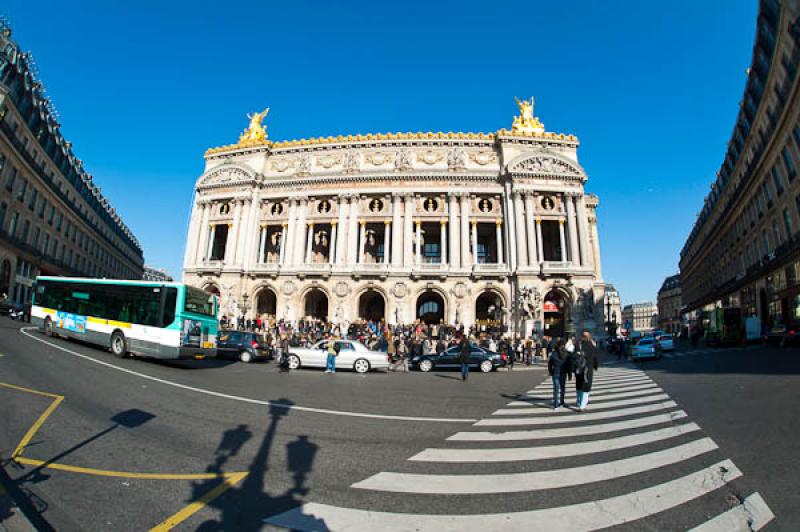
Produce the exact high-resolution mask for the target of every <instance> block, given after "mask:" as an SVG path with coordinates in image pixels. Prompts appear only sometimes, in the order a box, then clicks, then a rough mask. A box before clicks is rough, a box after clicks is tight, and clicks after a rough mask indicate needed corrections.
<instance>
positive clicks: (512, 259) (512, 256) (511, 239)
mask: <svg viewBox="0 0 800 532" xmlns="http://www.w3.org/2000/svg"><path fill="white" fill-rule="evenodd" d="M503 199H504V201H505V206H506V212H505V221H506V231H505V232H504V233H502V232H501V235H508V248H507V249H508V261H507V262H508V265H509V267H510V268H511V270H512V271H513V270H515V269H516V268H517V239H516V236H515V235H516V233H517V228H516V223H515V221H516V220H515V216H514V200H513V198H512V197H511V183H510V182H508V181H506V183H505V194H504V198H503ZM498 255H499V254H498Z"/></svg>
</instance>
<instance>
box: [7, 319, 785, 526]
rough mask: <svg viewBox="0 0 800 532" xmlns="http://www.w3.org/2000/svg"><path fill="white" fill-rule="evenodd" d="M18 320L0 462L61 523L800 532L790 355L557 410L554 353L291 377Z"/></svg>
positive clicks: (634, 381)
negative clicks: (103, 344)
mask: <svg viewBox="0 0 800 532" xmlns="http://www.w3.org/2000/svg"><path fill="white" fill-rule="evenodd" d="M19 328H20V325H19V324H17V323H15V322H11V321H9V320H8V319H6V318H0V354H1V355H2V356H0V459H2V461H3V465H4V468H5V471H6V473H7V475H8V477H10V479H11V480H12V481H13V485H14V486H13V487H16V488H17V490H22V493H23V494H24V495H25V497H26V498H27V499H28V501H29V502H30V504H31V506H33V507H35V508H37V510H38V511H39V513H40V515H41V518H42V519H43V520H45V521H46V522H47V523H49V524H50V525H51V526H52V527H53V528H55V529H57V530H110V529H114V530H141V529H150V528H152V527H155V526H157V525H159V524H163V525H164V526H165V528H168V527H170V526H175V527H176V529H178V530H195V529H202V530H259V529H274V528H277V527H280V526H284V527H290V528H296V529H303V530H325V529H330V530H340V529H344V528H349V529H352V530H378V529H395V530H415V529H416V530H427V529H434V528H435V529H437V530H447V529H450V530H469V529H474V530H488V529H498V528H500V527H503V528H507V529H511V530H515V529H520V530H521V529H525V530H535V529H537V528H538V529H548V530H553V529H569V530H579V529H592V528H598V527H616V528H617V529H620V530H643V529H653V530H685V529H688V528H691V527H694V526H698V525H700V524H702V523H707V522H708V521H709V520H710V519H713V518H715V516H718V515H720V514H725V512H728V513H727V514H725V516H726V517H727V518H731V519H733V521H730V522H727V523H720V521H714V522H713V523H712V524H716V525H720V524H722V525H723V526H724V525H725V524H728V525H730V523H738V524H741V523H743V522H746V520H747V519H748V518H750V519H753V518H755V520H756V523H757V522H758V519H759V516H761V515H763V512H764V510H763V509H764V508H765V507H768V509H770V510H771V511H772V512H774V514H775V515H776V518H775V519H774V520H773V521H771V522H770V523H769V524H768V525H767V526H766V528H765V529H766V530H798V529H800V511H798V508H800V500H799V496H798V494H797V489H796V486H797V484H798V483H797V481H796V480H795V479H796V478H798V473H800V462H798V461H797V459H796V457H797V456H798V443H797V437H798V430H797V428H796V420H797V419H798V408H800V406H798V402H797V398H798V393H797V392H796V385H797V383H798V380H800V377H798V373H800V350H795V349H786V350H782V351H779V350H761V349H749V350H719V351H709V352H708V353H704V352H697V353H694V354H690V355H683V354H680V355H681V356H673V357H671V358H666V359H664V360H661V361H655V362H646V363H640V364H639V365H637V366H631V365H628V364H612V365H610V366H604V367H603V368H601V370H600V371H599V372H598V374H597V375H598V376H597V382H596V383H595V390H594V392H593V395H592V401H591V403H590V408H589V410H588V411H587V412H586V413H584V414H579V413H575V412H573V411H571V410H563V411H561V412H558V413H552V412H551V411H550V410H549V409H548V408H547V407H546V405H545V403H544V401H543V399H545V398H546V397H548V394H549V390H548V386H549V385H548V384H547V379H545V371H544V370H543V369H542V368H538V369H534V370H532V371H518V370H515V371H513V372H507V371H502V372H497V373H493V374H487V375H484V374H477V373H475V374H472V375H471V376H470V379H469V380H468V381H467V382H466V383H462V382H461V381H460V378H459V376H458V373H457V372H441V373H431V374H420V373H411V374H400V373H390V374H386V373H371V374H368V375H364V376H362V375H356V374H353V373H345V372H339V373H337V374H336V375H326V374H324V373H322V372H321V371H315V370H307V371H304V370H301V371H296V372H291V373H289V374H282V373H279V372H278V371H276V368H275V367H274V365H273V364H271V363H268V364H250V365H245V364H240V363H235V362H231V363H228V362H223V361H211V362H208V361H206V362H203V363H191V364H190V365H184V364H167V363H155V362H148V361H143V360H131V359H126V360H117V359H115V358H113V357H112V356H111V355H110V354H109V353H107V352H104V351H102V350H99V349H96V348H92V347H89V346H85V345H82V344H79V343H76V342H68V341H65V340H57V339H56V340H52V339H48V338H45V337H43V336H41V335H40V334H39V333H38V332H34V331H25V333H26V334H24V333H23V332H21V331H20V330H19ZM642 370H644V371H642ZM542 383H544V384H543V385H542ZM540 385H541V386H540ZM21 388H24V389H21ZM33 391H36V392H43V393H46V394H51V395H41V393H39V394H37V393H33ZM528 392H531V393H528ZM526 394H527V395H526ZM59 397H63V399H59ZM520 399H521V400H520ZM670 401H674V402H675V403H670ZM48 409H49V412H50V413H49V415H47V417H46V419H44V420H43V422H42V423H41V425H40V426H38V428H37V427H36V426H35V424H36V423H37V420H41V419H42V418H41V416H42V415H43V414H46V413H47V412H48ZM476 422H477V423H476ZM694 424H696V425H694ZM32 427H33V428H34V429H36V430H35V432H34V433H33V436H32V438H31V439H30V441H29V442H28V443H27V445H25V446H24V448H23V449H21V453H20V454H19V456H18V458H17V460H11V456H12V454H13V453H14V451H15V449H17V448H18V446H19V444H20V442H21V441H23V440H24V439H25V435H26V434H29V433H30V432H31V428H32ZM551 471H556V472H555V473H551ZM739 471H740V472H741V476H739ZM185 475H194V476H189V477H187V476H185ZM489 475H492V476H489ZM756 493H757V494H759V495H760V496H761V497H763V500H764V502H765V504H763V505H760V504H751V503H752V502H753V501H756V502H757V499H756V498H749V499H748V497H751V496H752V495H753V494H756ZM745 499H747V500H748V503H747V505H746V506H742V504H741V503H742V501H743V500H745ZM745 509H746V510H747V511H744V510H745ZM366 510H369V512H367V511H366ZM768 511H769V510H767V512H768ZM465 516H466V517H465ZM1 520H2V513H0V521H1ZM729 529H731V528H730V527H729V526H727V527H724V528H719V527H717V528H712V530H729Z"/></svg>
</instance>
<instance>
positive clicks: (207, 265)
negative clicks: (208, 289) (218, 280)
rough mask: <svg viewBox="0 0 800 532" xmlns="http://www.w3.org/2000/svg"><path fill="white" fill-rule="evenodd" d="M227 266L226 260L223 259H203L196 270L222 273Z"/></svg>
mask: <svg viewBox="0 0 800 532" xmlns="http://www.w3.org/2000/svg"><path fill="white" fill-rule="evenodd" d="M224 266H225V262H224V261H223V260H217V259H213V260H203V261H200V262H199V263H198V264H197V266H196V268H195V269H196V270H197V272H198V273H216V274H219V273H222V268H223V267H224Z"/></svg>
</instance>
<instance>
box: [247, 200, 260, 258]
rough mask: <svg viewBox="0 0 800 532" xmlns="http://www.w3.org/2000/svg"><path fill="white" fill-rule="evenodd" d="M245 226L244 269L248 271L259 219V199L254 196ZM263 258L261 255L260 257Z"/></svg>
mask: <svg viewBox="0 0 800 532" xmlns="http://www.w3.org/2000/svg"><path fill="white" fill-rule="evenodd" d="M249 218H250V219H249V221H248V224H247V227H248V228H247V232H246V233H245V235H244V237H245V241H244V242H245V244H244V267H245V269H249V268H250V267H251V266H252V264H253V255H254V252H253V246H254V245H256V240H255V239H254V238H253V237H254V236H255V235H254V234H253V233H254V232H255V229H256V227H259V226H260V223H259V219H260V218H261V198H260V197H259V196H258V194H256V195H255V196H254V197H253V199H252V200H251V203H250V216H249ZM262 256H263V255H262Z"/></svg>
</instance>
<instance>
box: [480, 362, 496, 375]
mask: <svg viewBox="0 0 800 532" xmlns="http://www.w3.org/2000/svg"><path fill="white" fill-rule="evenodd" d="M493 369H494V364H492V361H491V360H484V361H483V362H481V371H482V372H484V373H489V372H491V371H492V370H493Z"/></svg>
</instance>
